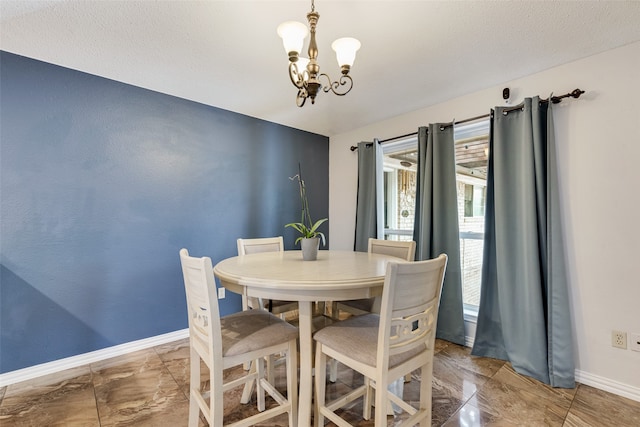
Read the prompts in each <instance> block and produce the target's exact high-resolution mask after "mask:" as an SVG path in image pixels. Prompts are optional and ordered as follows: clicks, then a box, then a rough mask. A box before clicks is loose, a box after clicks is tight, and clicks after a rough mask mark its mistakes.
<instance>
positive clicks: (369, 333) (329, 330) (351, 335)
mask: <svg viewBox="0 0 640 427" xmlns="http://www.w3.org/2000/svg"><path fill="white" fill-rule="evenodd" d="M379 323H380V316H379V315H377V314H363V315H362V316H354V317H350V318H348V319H347V320H343V321H340V322H336V323H334V324H333V325H330V326H327V327H326V328H324V329H321V330H319V331H318V332H316V333H315V335H314V336H313V337H314V339H315V340H316V341H318V342H319V343H321V344H322V345H325V346H327V347H329V348H332V349H334V350H336V351H338V352H340V353H342V354H345V355H348V356H349V357H351V358H352V359H354V360H356V361H358V362H361V363H364V364H366V365H369V366H372V367H375V366H376V352H377V345H378V325H379ZM423 351H424V347H421V348H420V347H419V348H415V349H413V350H411V351H407V352H404V353H400V354H396V355H393V356H391V357H390V358H389V368H393V367H394V366H397V365H399V364H401V363H403V362H405V361H407V360H409V359H411V358H412V357H414V356H416V355H418V354H420V353H422V352H423Z"/></svg>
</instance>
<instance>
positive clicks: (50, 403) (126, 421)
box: [0, 340, 640, 427]
mask: <svg viewBox="0 0 640 427" xmlns="http://www.w3.org/2000/svg"><path fill="white" fill-rule="evenodd" d="M436 351H437V353H436V355H435V360H434V382H433V420H432V421H433V422H432V423H433V425H434V426H446V427H452V426H467V427H472V426H571V427H577V426H580V427H583V426H606V427H610V426H616V427H623V426H629V427H632V426H633V427H638V426H640V402H635V401H632V400H629V399H625V398H623V397H619V396H616V395H613V394H610V393H607V392H603V391H601V390H598V389H595V388H592V387H589V386H585V385H579V386H578V387H576V388H575V389H572V390H566V389H553V388H550V387H548V386H546V385H544V384H541V383H539V382H537V381H535V380H532V379H530V378H527V377H523V376H520V375H518V374H516V373H515V372H514V371H513V370H512V369H511V368H510V366H509V364H508V363H504V362H503V361H499V360H494V359H487V358H478V357H472V356H470V349H468V348H465V347H461V346H458V345H455V344H450V343H447V342H445V341H437V348H436ZM188 354H189V350H188V341H187V340H181V341H177V342H174V343H171V344H167V345H162V346H158V347H155V348H151V349H148V350H143V351H139V352H136V353H132V354H128V355H125V356H121V357H117V358H113V359H109V360H105V361H102V362H99V363H93V364H91V365H87V366H82V367H79V368H75V369H70V370H68V371H65V372H62V373H58V374H56V375H52V376H49V377H42V378H39V379H35V380H30V381H25V382H23V383H18V384H14V385H10V386H8V387H4V388H1V389H0V425H1V426H2V427H11V426H34V427H35V426H37V427H43V426H100V427H106V426H159V427H164V426H171V427H173V426H186V425H187V418H188V406H189V405H188V398H187V396H188V393H187V390H188V385H187V383H188V372H189V358H188ZM282 372H283V369H279V370H278V372H277V375H278V383H279V385H283V383H284V378H283V375H282ZM239 373H240V371H239V369H236V370H230V371H229V372H228V375H229V376H235V375H238V374H239ZM416 374H417V372H416V373H414V377H413V380H412V381H411V382H409V383H405V384H404V397H405V400H411V401H415V400H417V396H418V393H417V390H418V384H419V378H418V376H417V375H416ZM361 383H362V378H361V377H359V376H358V375H356V374H354V373H353V371H351V370H349V369H347V368H345V367H341V368H340V370H339V375H338V381H337V382H336V383H335V384H331V385H330V386H329V387H328V395H331V394H334V393H337V392H340V393H341V392H343V391H344V390H346V389H348V388H350V387H353V386H357V385H359V384H361ZM240 394H241V389H235V390H232V391H230V392H229V393H228V394H227V395H225V417H226V418H225V419H226V420H227V421H229V420H231V419H233V418H236V417H238V416H240V415H242V414H243V413H245V411H250V412H254V411H255V406H254V405H253V404H250V405H241V404H239V398H240ZM227 402H229V403H228V404H227ZM358 405H359V404H358V403H357V402H356V403H354V406H353V407H352V408H350V409H348V410H346V411H345V412H344V416H345V417H347V418H348V419H349V420H351V422H354V423H355V424H356V425H357V426H373V423H372V422H371V421H368V422H367V421H363V420H361V418H360V413H361V412H360V411H361V404H360V406H358ZM281 418H282V419H280V418H278V419H276V420H275V421H271V422H269V423H265V424H262V425H264V426H285V425H286V424H287V421H286V416H282V417H281ZM401 418H402V417H396V418H393V417H391V416H390V417H388V418H387V421H388V425H389V426H394V425H397V423H398V422H399V420H401ZM201 425H203V426H204V425H206V423H204V422H201Z"/></svg>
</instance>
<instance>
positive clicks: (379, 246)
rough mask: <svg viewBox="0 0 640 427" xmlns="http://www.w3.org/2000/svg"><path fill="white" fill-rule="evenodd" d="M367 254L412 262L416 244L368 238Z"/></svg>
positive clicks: (411, 241)
mask: <svg viewBox="0 0 640 427" xmlns="http://www.w3.org/2000/svg"><path fill="white" fill-rule="evenodd" d="M369 252H371V253H374V254H382V255H389V256H393V257H396V258H401V259H403V260H405V261H413V260H415V257H416V242H414V241H413V240H410V241H396V240H381V239H374V238H369Z"/></svg>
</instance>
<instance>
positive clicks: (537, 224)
mask: <svg viewBox="0 0 640 427" xmlns="http://www.w3.org/2000/svg"><path fill="white" fill-rule="evenodd" d="M507 110H509V111H507ZM489 147H490V148H489V150H490V154H489V170H488V177H487V199H486V200H487V206H486V211H485V243H484V255H483V256H484V260H483V270H482V291H481V297H480V308H479V312H478V324H477V329H476V337H475V342H474V347H473V351H472V354H474V355H477V356H487V357H493V358H498V359H503V360H508V361H510V362H511V364H512V366H513V368H514V369H515V370H516V371H517V372H519V373H521V374H524V375H528V376H531V377H533V378H535V379H538V380H540V381H542V382H545V383H547V384H550V385H551V386H554V387H568V388H572V387H574V386H575V378H574V369H575V368H574V358H573V341H572V334H571V316H570V312H569V296H568V289H567V275H566V267H565V255H564V243H563V237H562V227H561V221H560V219H561V218H560V209H559V200H560V197H559V193H558V176H557V163H556V148H555V139H554V128H553V116H552V107H551V103H546V102H544V103H541V102H540V99H539V98H538V97H534V98H527V99H525V101H524V103H523V105H522V108H518V109H516V110H513V108H509V109H506V108H504V107H497V108H496V109H495V111H494V114H493V119H492V125H491V136H490V142H489Z"/></svg>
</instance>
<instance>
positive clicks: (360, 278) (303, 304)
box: [213, 250, 398, 427]
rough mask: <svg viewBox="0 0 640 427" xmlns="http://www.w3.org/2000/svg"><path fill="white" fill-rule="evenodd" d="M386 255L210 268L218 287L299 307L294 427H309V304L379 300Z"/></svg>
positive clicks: (261, 256)
mask: <svg viewBox="0 0 640 427" xmlns="http://www.w3.org/2000/svg"><path fill="white" fill-rule="evenodd" d="M388 261H398V258H395V257H391V256H388V255H380V254H372V253H368V252H353V251H334V250H326V251H324V250H323V251H318V259H317V260H315V261H303V259H302V252H301V251H284V252H263V253H256V254H249V255H242V256H236V257H232V258H227V259H225V260H222V261H220V262H219V263H217V264H216V265H215V267H214V268H213V272H214V274H215V276H216V277H217V278H218V280H219V281H220V284H221V285H222V286H224V287H225V288H227V289H229V290H230V291H231V292H234V293H238V294H242V295H246V296H247V297H249V298H252V297H255V298H265V299H277V300H285V301H298V303H299V324H298V327H299V334H300V386H299V398H298V403H299V407H298V426H301V427H309V426H310V425H311V412H312V396H313V342H312V339H313V338H312V333H313V329H312V327H313V326H312V323H313V303H314V302H316V301H319V302H323V301H341V300H348V299H359V298H371V297H376V296H379V295H381V294H382V286H383V284H384V276H385V271H386V265H387V262H388Z"/></svg>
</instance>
